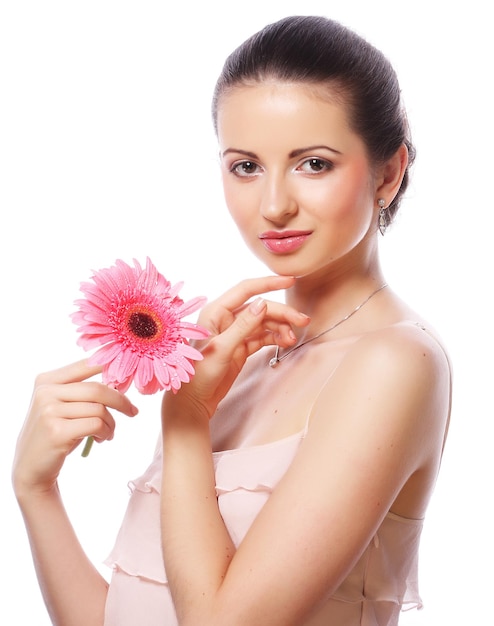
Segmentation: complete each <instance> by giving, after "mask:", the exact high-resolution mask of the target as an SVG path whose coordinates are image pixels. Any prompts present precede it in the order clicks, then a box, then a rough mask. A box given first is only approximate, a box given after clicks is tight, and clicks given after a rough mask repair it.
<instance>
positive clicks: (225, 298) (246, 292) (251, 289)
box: [216, 275, 295, 310]
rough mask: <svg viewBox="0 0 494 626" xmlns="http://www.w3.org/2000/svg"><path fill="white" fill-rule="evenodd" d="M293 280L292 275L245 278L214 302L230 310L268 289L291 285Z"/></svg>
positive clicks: (285, 287) (284, 287)
mask: <svg viewBox="0 0 494 626" xmlns="http://www.w3.org/2000/svg"><path fill="white" fill-rule="evenodd" d="M294 281H295V278H294V277H293V276H276V275H274V276H263V277H261V278H247V279H245V280H243V281H242V282H240V283H238V285H235V286H234V287H232V288H231V289H229V290H228V291H226V292H225V293H224V294H223V295H222V296H220V297H219V298H218V299H217V300H216V302H217V303H220V304H221V305H223V306H224V307H226V308H227V309H230V310H235V309H238V308H239V307H241V306H242V305H244V303H245V302H246V300H249V299H250V298H253V297H254V296H258V295H260V294H265V293H269V292H270V291H279V290H280V289H287V288H288V287H291V286H292V285H293V283H294Z"/></svg>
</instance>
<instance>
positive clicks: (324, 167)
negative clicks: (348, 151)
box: [297, 157, 334, 174]
mask: <svg viewBox="0 0 494 626" xmlns="http://www.w3.org/2000/svg"><path fill="white" fill-rule="evenodd" d="M333 167H334V166H333V164H332V163H331V162H330V161H326V160H325V159H319V158H317V157H311V158H310V159H306V160H305V161H304V162H303V163H302V164H301V165H300V166H299V167H298V168H297V169H299V170H302V171H303V172H305V173H306V174H319V173H320V172H326V171H329V170H332V169H333Z"/></svg>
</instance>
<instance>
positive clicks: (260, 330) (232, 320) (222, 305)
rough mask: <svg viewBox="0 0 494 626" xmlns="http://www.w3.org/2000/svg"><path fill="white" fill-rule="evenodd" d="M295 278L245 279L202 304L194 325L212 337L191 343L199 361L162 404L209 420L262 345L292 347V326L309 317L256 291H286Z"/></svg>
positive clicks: (305, 322) (303, 324)
mask: <svg viewBox="0 0 494 626" xmlns="http://www.w3.org/2000/svg"><path fill="white" fill-rule="evenodd" d="M294 280H295V279H294V278H292V277H290V276H269V277H264V278H254V279H248V280H245V281H242V282H241V283H239V284H238V285H236V286H235V287H233V288H232V289H230V290H229V291H227V292H226V293H225V294H223V295H222V296H220V297H219V298H218V299H217V300H215V301H213V302H211V303H210V304H208V305H207V306H205V307H204V308H203V310H202V311H201V314H200V316H199V319H198V323H199V324H200V325H201V326H204V327H206V328H207V329H208V330H209V331H210V333H211V336H210V337H209V338H208V339H206V340H203V341H201V342H200V343H199V344H197V343H196V344H195V346H196V347H197V348H198V349H200V350H201V352H202V355H203V357H204V359H203V360H202V361H198V362H197V363H196V364H195V375H194V377H193V378H192V380H191V381H190V382H189V383H187V384H186V385H182V387H181V389H180V390H179V391H178V393H177V394H173V395H174V396H176V397H175V398H171V397H169V396H170V394H165V398H164V403H165V404H166V405H167V406H168V405H169V403H173V405H174V407H175V408H177V406H176V405H177V403H178V404H179V405H180V412H181V413H182V412H183V411H184V410H185V411H187V412H189V413H190V411H192V412H193V414H195V415H197V417H198V418H200V419H208V420H209V419H210V418H211V417H212V415H213V414H214V412H215V411H216V408H217V406H218V404H219V402H220V401H221V400H222V399H223V397H224V396H225V395H226V393H227V392H228V390H229V389H230V387H231V386H232V384H233V382H234V381H235V379H236V378H237V376H238V374H239V373H240V371H241V369H242V367H243V366H244V364H245V362H246V360H247V358H248V357H249V356H251V355H252V354H254V353H255V352H257V351H258V350H260V349H261V348H263V347H264V346H268V345H274V344H277V345H279V346H281V347H288V346H291V345H293V344H294V343H295V341H296V337H295V334H294V333H293V330H292V327H293V326H295V327H301V326H305V325H307V324H308V323H309V321H310V319H309V318H308V317H307V316H306V315H304V314H303V313H300V312H299V311H296V310H295V309H294V308H293V307H291V306H288V305H286V304H283V303H279V302H273V301H268V300H264V299H263V298H261V297H259V295H260V294H263V293H267V292H270V291H275V290H279V289H287V288H288V287H291V286H292V285H293V282H294ZM255 296H257V297H256V298H255V299H254V300H252V301H251V298H253V297H255ZM184 403H185V405H184ZM187 405H188V408H187ZM174 412H175V411H174Z"/></svg>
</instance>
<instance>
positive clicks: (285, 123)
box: [218, 83, 377, 276]
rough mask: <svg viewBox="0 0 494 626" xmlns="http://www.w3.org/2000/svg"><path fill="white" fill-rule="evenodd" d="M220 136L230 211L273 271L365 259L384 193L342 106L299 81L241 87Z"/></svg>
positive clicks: (221, 117)
mask: <svg viewBox="0 0 494 626" xmlns="http://www.w3.org/2000/svg"><path fill="white" fill-rule="evenodd" d="M218 138H219V145H220V156H221V169H222V177H223V186H224V192H225V198H226V203H227V205H228V208H229V210H230V212H231V215H232V217H233V219H234V220H235V222H236V224H237V226H238V228H239V230H240V232H241V234H242V236H243V237H244V239H245V241H246V243H247V245H248V246H249V247H250V248H251V249H252V251H253V252H254V254H255V255H256V256H257V257H258V258H259V259H260V260H261V261H263V262H264V263H265V264H266V265H267V266H268V267H269V268H270V269H271V270H272V271H274V272H275V273H279V274H290V275H295V276H304V275H308V274H312V273H314V272H318V271H321V270H322V271H327V269H328V266H330V265H335V263H339V264H343V265H344V264H345V263H349V264H353V265H354V264H355V262H356V259H358V257H359V254H361V256H362V258H364V257H365V255H366V250H368V245H367V244H366V242H370V241H374V240H375V236H374V235H375V232H376V221H375V219H376V203H377V198H376V197H375V194H376V192H375V184H374V182H373V179H374V177H373V176H372V170H371V166H370V163H369V160H368V157H367V154H366V149H365V145H364V143H363V141H362V140H361V139H360V137H359V136H358V135H357V134H355V133H354V132H353V131H352V130H351V129H350V128H349V125H348V121H347V114H346V110H345V107H344V105H340V104H336V103H334V102H331V101H330V100H327V99H323V98H322V97H318V96H316V95H315V93H314V91H313V90H310V89H309V88H308V87H306V86H303V85H299V84H285V83H261V84H257V85H255V86H249V87H244V86H239V87H236V88H234V89H233V90H232V91H231V92H228V94H226V95H223V96H222V98H221V100H220V102H219V109H218ZM369 245H371V244H369ZM343 269H344V268H343Z"/></svg>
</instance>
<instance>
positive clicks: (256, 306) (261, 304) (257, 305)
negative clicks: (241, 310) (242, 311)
mask: <svg viewBox="0 0 494 626" xmlns="http://www.w3.org/2000/svg"><path fill="white" fill-rule="evenodd" d="M249 308H250V310H251V311H252V313H254V315H259V313H261V312H262V311H264V309H265V308H266V302H265V300H264V299H263V298H256V299H255V300H254V302H251V304H250V306H249Z"/></svg>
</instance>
